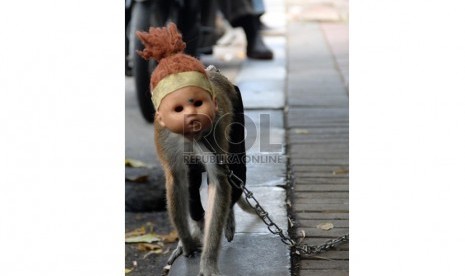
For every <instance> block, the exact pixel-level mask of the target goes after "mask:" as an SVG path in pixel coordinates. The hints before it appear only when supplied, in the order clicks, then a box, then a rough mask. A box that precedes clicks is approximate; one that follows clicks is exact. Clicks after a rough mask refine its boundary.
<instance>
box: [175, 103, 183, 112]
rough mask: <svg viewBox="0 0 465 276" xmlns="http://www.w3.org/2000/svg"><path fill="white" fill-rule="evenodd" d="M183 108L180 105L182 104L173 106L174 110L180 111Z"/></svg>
mask: <svg viewBox="0 0 465 276" xmlns="http://www.w3.org/2000/svg"><path fill="white" fill-rule="evenodd" d="M183 109H184V108H183V107H182V105H178V106H176V107H175V108H174V111H175V112H181V111H182V110H183Z"/></svg>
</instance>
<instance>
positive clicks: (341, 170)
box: [333, 169, 349, 175]
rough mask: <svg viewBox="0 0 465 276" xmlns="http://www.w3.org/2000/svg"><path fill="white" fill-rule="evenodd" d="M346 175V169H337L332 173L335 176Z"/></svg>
mask: <svg viewBox="0 0 465 276" xmlns="http://www.w3.org/2000/svg"><path fill="white" fill-rule="evenodd" d="M348 173H349V170H348V169H339V170H335V171H333V175H337V174H348Z"/></svg>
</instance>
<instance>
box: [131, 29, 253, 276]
mask: <svg viewBox="0 0 465 276" xmlns="http://www.w3.org/2000/svg"><path fill="white" fill-rule="evenodd" d="M136 35H137V36H138V37H139V39H140V40H141V41H142V43H143V44H144V46H145V49H144V50H143V51H138V54H139V55H141V56H142V57H144V58H146V59H149V58H154V59H155V60H156V61H158V65H157V67H156V69H155V70H154V72H153V74H152V77H151V91H152V101H153V104H154V106H155V110H156V114H155V120H154V131H155V146H156V152H157V155H158V158H159V160H160V163H161V166H162V168H163V171H164V174H165V185H166V197H167V209H168V213H169V216H170V220H171V222H172V224H173V225H174V227H175V228H176V230H177V232H178V236H179V243H178V247H177V248H176V250H175V251H174V252H173V255H172V256H171V257H170V260H172V258H173V256H174V255H178V254H181V253H182V254H184V255H185V256H187V257H191V256H193V255H195V252H197V251H198V250H199V249H200V248H201V256H200V271H199V274H198V275H201V276H210V275H221V273H220V270H219V267H218V255H219V250H220V246H221V236H222V233H223V231H224V235H225V237H226V239H227V241H228V242H231V241H232V240H233V238H234V234H235V217H234V209H233V206H234V204H235V203H238V205H239V206H240V207H241V209H243V210H245V211H246V212H248V213H255V212H254V210H253V209H252V208H251V207H250V206H248V205H247V202H246V200H245V199H244V198H243V197H242V189H241V188H240V187H237V186H236V185H233V183H231V182H230V181H229V179H228V175H227V170H226V166H228V167H229V169H230V170H231V171H232V172H234V174H235V175H237V177H238V178H239V179H241V181H242V182H243V183H244V184H245V182H246V164H245V158H244V157H245V154H246V153H245V137H244V107H243V103H242V98H241V94H240V90H239V88H238V87H237V86H235V85H233V84H232V83H231V82H230V81H229V80H228V79H227V78H226V77H225V76H223V75H222V74H221V73H220V72H219V70H217V69H216V68H215V67H213V66H209V67H208V68H207V69H205V68H204V67H203V64H201V63H200V61H199V60H197V59H195V58H194V57H191V56H187V55H186V54H184V53H183V50H184V49H185V43H184V42H183V41H182V36H181V34H180V33H179V32H178V30H177V28H176V25H175V24H174V23H169V24H168V26H167V27H162V28H153V27H151V28H150V29H149V32H136ZM231 156H234V157H236V158H235V160H239V162H231V163H229V164H227V163H228V160H230V157H231ZM202 172H206V173H207V176H208V199H207V206H206V211H205V210H204V208H203V206H202V204H201V201H200V191H199V188H200V185H201V182H202ZM174 258H175V257H174Z"/></svg>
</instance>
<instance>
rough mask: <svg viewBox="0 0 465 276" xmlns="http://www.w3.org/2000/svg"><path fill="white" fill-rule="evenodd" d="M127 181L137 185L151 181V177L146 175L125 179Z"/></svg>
mask: <svg viewBox="0 0 465 276" xmlns="http://www.w3.org/2000/svg"><path fill="white" fill-rule="evenodd" d="M125 179H126V180H127V181H131V182H136V183H145V182H148V181H149V176H148V175H146V174H144V175H139V176H135V177H126V178H125Z"/></svg>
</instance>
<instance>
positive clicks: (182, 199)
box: [165, 169, 199, 257]
mask: <svg viewBox="0 0 465 276" xmlns="http://www.w3.org/2000/svg"><path fill="white" fill-rule="evenodd" d="M165 177H166V197H167V203H168V212H169V215H170V218H171V221H172V223H173V224H174V226H175V228H176V230H177V232H178V236H179V239H180V242H181V244H182V249H183V250H182V252H183V254H184V255H185V256H188V257H189V256H192V255H193V253H194V251H195V250H196V249H197V248H198V246H199V244H198V243H196V242H195V241H194V239H193V238H192V235H191V233H190V229H189V222H188V213H187V210H188V203H189V190H188V187H187V185H188V184H187V175H186V173H185V171H184V172H182V171H181V170H179V169H178V171H177V172H176V174H173V173H172V172H171V170H165Z"/></svg>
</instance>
